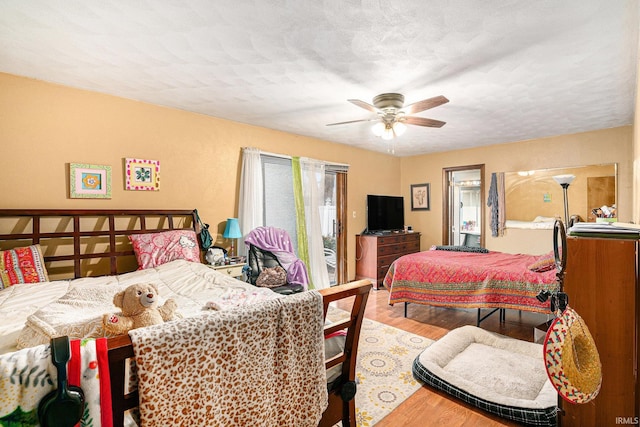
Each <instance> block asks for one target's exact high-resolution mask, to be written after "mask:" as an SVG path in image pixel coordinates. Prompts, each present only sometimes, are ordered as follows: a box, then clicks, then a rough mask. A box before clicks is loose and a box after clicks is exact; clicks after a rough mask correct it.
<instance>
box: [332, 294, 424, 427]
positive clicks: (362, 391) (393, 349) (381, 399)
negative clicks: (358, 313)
mask: <svg viewBox="0 0 640 427" xmlns="http://www.w3.org/2000/svg"><path fill="white" fill-rule="evenodd" d="M346 316H348V313H347V312H346V311H343V310H340V309H337V308H334V307H329V311H328V313H327V318H328V319H329V320H331V321H336V320H339V319H340V318H343V317H346ZM433 342H434V341H433V340H430V339H428V338H424V337H421V336H419V335H415V334H411V333H409V332H405V331H403V330H401V329H398V328H394V327H392V326H388V325H385V324H384V323H380V322H376V321H373V320H369V319H367V318H365V319H364V320H363V322H362V328H361V330H360V342H359V344H358V357H357V366H356V378H357V382H358V392H357V394H356V417H357V423H356V425H357V427H371V426H373V425H375V424H376V423H377V422H378V421H380V420H381V419H382V418H384V417H385V416H386V415H388V414H389V413H390V412H391V411H392V410H394V409H395V408H396V407H397V406H398V405H400V404H401V403H402V402H403V401H405V400H406V399H407V398H408V397H409V396H411V395H412V394H413V393H415V392H416V391H417V390H418V389H419V388H420V387H421V386H422V384H421V383H419V382H418V381H416V380H415V379H414V378H413V374H412V373H411V366H412V364H413V360H414V359H415V358H416V356H417V355H418V354H420V353H421V352H422V351H423V350H424V349H425V348H427V347H428V346H429V345H431V344H432V343H433ZM338 425H339V424H338Z"/></svg>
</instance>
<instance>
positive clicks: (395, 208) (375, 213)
mask: <svg viewBox="0 0 640 427" xmlns="http://www.w3.org/2000/svg"><path fill="white" fill-rule="evenodd" d="M403 229H404V198H403V197H402V196H378V195H373V194H368V195H367V232H369V233H374V232H385V231H396V230H403Z"/></svg>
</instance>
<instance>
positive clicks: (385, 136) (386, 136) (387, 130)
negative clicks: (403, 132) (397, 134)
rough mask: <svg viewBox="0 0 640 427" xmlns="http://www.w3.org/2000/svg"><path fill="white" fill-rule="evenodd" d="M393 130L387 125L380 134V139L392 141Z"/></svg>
mask: <svg viewBox="0 0 640 427" xmlns="http://www.w3.org/2000/svg"><path fill="white" fill-rule="evenodd" d="M393 136H394V135H393V129H392V128H391V126H389V125H387V126H386V127H385V128H384V132H382V139H384V140H386V141H388V140H390V139H393Z"/></svg>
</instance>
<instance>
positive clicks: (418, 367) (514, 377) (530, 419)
mask: <svg viewBox="0 0 640 427" xmlns="http://www.w3.org/2000/svg"><path fill="white" fill-rule="evenodd" d="M413 375H414V377H415V378H417V379H419V380H421V381H423V382H424V383H426V384H427V385H429V386H431V387H434V388H436V389H438V390H442V391H444V392H446V393H448V394H450V395H452V396H454V397H457V398H459V399H461V400H463V401H465V402H467V403H468V404H470V405H473V406H476V407H478V408H480V409H482V410H485V411H487V412H490V413H493V414H495V415H498V416H500V417H503V418H506V419H510V420H513V421H516V422H518V423H522V424H525V425H535V426H555V425H556V410H557V401H558V395H557V394H556V391H555V389H554V388H553V385H552V384H551V382H550V381H549V379H548V378H547V374H546V371H545V366H544V359H543V354H542V345H540V344H535V343H530V342H526V341H521V340H516V339H513V338H508V337H505V336H502V335H499V334H495V333H492V332H488V331H485V330H483V329H480V328H478V327H475V326H463V327H461V328H457V329H454V330H452V331H451V332H449V333H448V334H447V335H445V336H444V337H442V338H441V339H440V340H438V341H436V342H435V343H434V344H432V345H431V346H430V347H428V348H427V349H426V350H424V351H423V352H422V353H421V354H420V355H418V357H416V359H415V360H414V362H413Z"/></svg>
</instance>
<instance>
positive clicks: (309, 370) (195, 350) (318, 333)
mask: <svg viewBox="0 0 640 427" xmlns="http://www.w3.org/2000/svg"><path fill="white" fill-rule="evenodd" d="M323 318H324V314H323V308H322V296H321V295H320V294H319V293H318V292H317V291H308V292H302V293H299V294H295V295H291V296H287V297H286V298H278V299H274V300H268V301H260V302H258V303H256V304H251V305H246V306H241V307H238V308H237V309H233V310H226V311H219V312H213V313H208V314H204V315H201V316H197V317H192V318H186V319H180V320H177V321H173V322H167V323H165V324H164V325H156V326H151V327H148V328H141V329H134V330H132V331H131V332H130V333H129V335H130V336H131V341H132V342H133V349H134V353H135V360H136V364H137V366H138V368H137V369H138V381H139V383H138V390H139V393H140V417H141V425H142V426H143V427H145V426H187V425H188V426H203V427H204V426H221V427H222V426H224V427H228V426H253V427H255V426H258V427H259V426H264V427H267V426H278V427H283V426H292V427H294V426H295V427H303V426H317V425H318V422H319V421H320V419H321V417H322V413H323V412H324V410H325V409H326V407H327V383H326V370H325V366H324V337H323V323H324V319H323Z"/></svg>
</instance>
